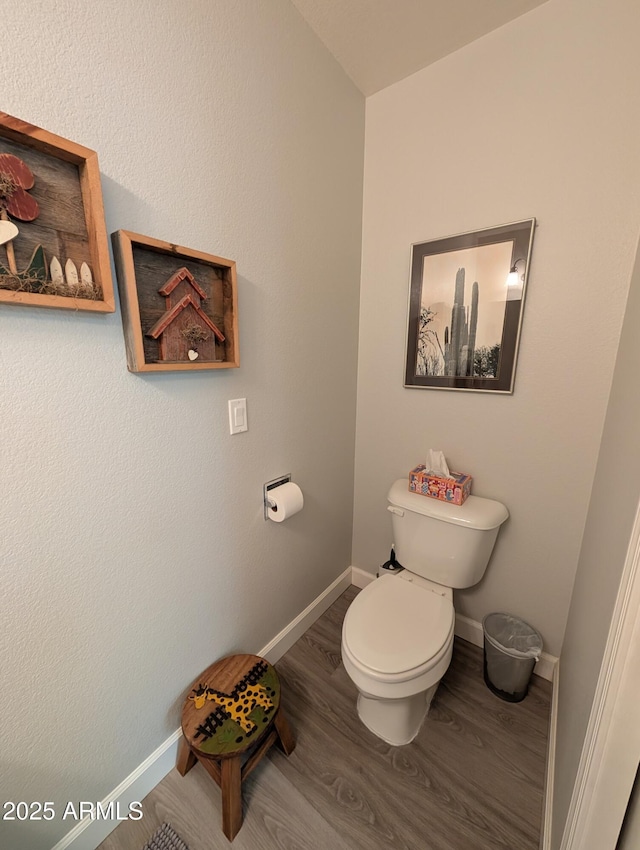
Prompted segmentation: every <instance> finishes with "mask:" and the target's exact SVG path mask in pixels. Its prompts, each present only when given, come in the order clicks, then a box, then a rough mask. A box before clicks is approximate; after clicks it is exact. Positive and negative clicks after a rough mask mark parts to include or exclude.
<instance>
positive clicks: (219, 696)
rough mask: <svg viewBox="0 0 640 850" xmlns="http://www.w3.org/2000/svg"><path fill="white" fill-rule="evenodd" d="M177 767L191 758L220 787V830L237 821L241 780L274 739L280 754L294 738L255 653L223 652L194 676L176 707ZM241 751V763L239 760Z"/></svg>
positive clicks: (232, 831) (233, 830) (273, 681)
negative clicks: (178, 718) (179, 730)
mask: <svg viewBox="0 0 640 850" xmlns="http://www.w3.org/2000/svg"><path fill="white" fill-rule="evenodd" d="M182 733H183V738H182V740H181V742H180V752H179V754H178V764H177V767H178V772H179V773H180V774H181V775H182V776H184V775H185V774H186V773H188V771H190V770H191V768H192V767H193V766H194V764H195V763H196V760H198V761H199V762H200V764H201V765H202V766H203V767H204V769H205V770H206V771H207V773H208V774H209V776H211V777H212V779H214V780H215V781H216V782H217V783H218V785H219V786H220V788H221V790H222V831H223V832H224V834H225V835H226V836H227V838H228V839H229V841H233V839H234V838H235V837H236V835H237V834H238V831H239V829H240V827H241V826H242V783H243V782H244V780H245V779H246V778H247V777H248V776H249V774H250V773H251V772H252V771H253V769H254V768H255V767H256V766H257V765H258V764H259V763H260V761H261V760H262V757H263V756H264V755H266V754H267V752H268V751H269V750H270V749H271V746H272V745H273V744H274V743H276V742H277V743H278V744H279V745H280V747H281V749H282V750H283V751H284V753H285V754H286V755H289V754H290V753H292V752H293V749H294V747H295V741H294V739H293V735H292V734H291V729H290V728H289V723H288V722H287V719H286V717H285V716H284V714H283V713H282V709H281V708H280V682H279V680H278V674H277V673H276V671H275V670H274V668H273V667H272V666H271V664H269V662H268V661H265V659H264V658H260V656H258V655H229V656H228V657H227V658H223V659H222V660H221V661H216V663H215V664H212V665H211V667H207V669H206V670H205V671H204V672H203V673H202V674H201V675H200V676H198V678H197V679H196V681H195V682H194V683H193V687H192V690H191V693H190V694H189V696H188V697H187V699H186V701H185V704H184V708H183V710H182ZM243 757H244V764H243V763H242V762H243Z"/></svg>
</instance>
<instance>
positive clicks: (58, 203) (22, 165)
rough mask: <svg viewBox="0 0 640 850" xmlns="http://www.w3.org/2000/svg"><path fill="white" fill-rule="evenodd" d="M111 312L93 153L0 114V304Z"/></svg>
mask: <svg viewBox="0 0 640 850" xmlns="http://www.w3.org/2000/svg"><path fill="white" fill-rule="evenodd" d="M1 303H6V304H23V305H31V306H35V307H59V308H63V309H68V310H90V311H94V312H100V313H113V312H114V310H115V301H114V296H113V282H112V280H111V267H110V263H109V249H108V242H107V232H106V227H105V222H104V209H103V205H102V188H101V186H100V172H99V169H98V155H97V154H96V153H95V151H92V150H90V149H89V148H85V147H83V146H82V145H78V144H76V143H75V142H70V141H69V140H68V139H63V138H62V137H60V136H56V135H54V134H53V133H49V132H48V131H46V130H42V129H41V128H40V127H35V126H34V125H33V124H27V123H26V122H25V121H21V120H20V119H18V118H14V117H13V116H11V115H7V114H6V113H4V112H0V304H1Z"/></svg>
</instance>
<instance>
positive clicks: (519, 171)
mask: <svg viewBox="0 0 640 850" xmlns="http://www.w3.org/2000/svg"><path fill="white" fill-rule="evenodd" d="M639 26H640V11H639V9H638V7H637V6H635V5H634V4H630V3H627V2H626V0H615V2H613V3H607V4H605V3H602V2H600V0H588V2H582V1H581V2H576V0H550V2H548V3H545V4H544V5H542V6H540V7H539V8H538V9H536V10H534V11H532V12H530V13H528V14H526V15H524V16H522V17H521V18H519V19H517V20H516V21H514V22H512V23H510V24H508V25H507V26H505V27H503V28H502V29H500V30H497V31H496V32H494V33H492V34H490V35H488V36H486V37H485V38H483V39H481V40H479V41H477V42H475V43H473V44H472V45H470V46H468V47H466V48H463V49H462V50H460V51H458V52H457V53H455V54H453V55H451V56H449V57H448V58H446V59H443V60H441V61H440V62H438V63H436V64H435V65H433V66H431V67H429V68H427V69H425V70H423V71H421V72H419V73H417V74H415V75H414V76H412V77H409V78H408V79H406V80H404V81H403V82H400V83H397V84H396V85H394V86H391V87H390V88H388V89H386V90H384V91H382V92H379V93H378V94H376V95H373V96H372V97H370V98H369V99H368V100H367V120H366V124H367V126H366V134H365V139H366V141H365V189H364V213H363V216H364V218H363V254H362V256H363V267H362V291H361V308H360V327H361V332H360V354H359V374H358V416H357V440H356V496H355V513H354V547H353V562H354V564H355V565H357V566H359V567H362V568H363V569H367V570H374V569H375V567H376V565H377V564H380V563H381V562H382V561H383V560H384V559H385V558H386V557H387V553H388V551H389V545H390V543H391V523H390V519H389V517H388V515H387V514H386V512H385V508H386V501H385V496H386V492H387V490H388V487H389V485H390V484H391V482H392V481H393V480H394V479H395V478H397V477H399V476H406V475H407V474H408V471H409V469H411V467H412V466H415V464H416V463H419V462H420V461H421V460H422V459H423V458H424V457H425V455H426V453H427V451H428V449H429V448H436V449H442V450H444V452H445V454H446V455H447V457H448V459H449V461H450V466H451V467H452V468H453V469H458V470H461V471H464V472H469V473H471V474H472V475H473V476H474V486H473V491H474V492H475V493H476V494H477V495H480V496H488V497H492V498H495V499H499V500H500V501H502V502H504V503H505V504H506V505H507V507H508V508H509V511H510V512H511V519H510V520H509V522H508V524H507V525H506V526H505V527H504V528H503V530H502V531H501V533H500V537H499V539H498V543H497V547H496V550H495V554H494V557H493V559H492V562H491V564H490V567H489V570H488V572H487V574H486V575H485V578H484V579H483V581H482V582H481V583H480V584H479V585H478V586H477V587H476V588H474V589H472V590H469V591H465V592H460V593H457V594H456V605H457V608H458V610H459V611H461V612H462V613H463V614H465V615H467V616H469V617H471V618H473V619H475V620H481V619H482V617H483V615H484V614H486V613H487V612H489V611H490V610H507V611H511V612H512V613H514V614H516V615H518V616H522V617H524V618H525V619H527V620H530V621H531V622H532V623H533V624H534V625H535V626H537V627H538V628H539V629H540V630H541V632H542V635H543V637H544V640H545V644H546V646H545V648H546V649H547V650H548V651H549V652H551V653H553V654H556V655H557V654H559V653H560V648H561V644H562V638H563V632H564V627H565V622H566V617H567V611H568V607H569V600H570V596H571V589H572V583H573V578H574V574H575V569H576V564H577V560H578V553H579V550H580V542H581V538H582V532H583V527H584V521H585V516H586V511H587V505H588V501H589V494H590V490H591V484H592V480H593V475H594V470H595V462H596V457H597V453H598V446H599V441H600V435H601V431H602V425H603V421H604V415H605V409H606V404H607V397H608V393H609V386H610V383H611V375H612V371H613V365H614V360H615V355H616V349H617V344H618V338H619V335H620V328H621V324H622V316H623V312H624V305H625V299H626V294H627V290H628V287H629V279H630V275H631V269H632V265H633V259H634V253H635V247H636V240H637V235H638V227H639V223H640V159H638V155H637V151H638V144H639V142H640V115H639V114H638V110H637V108H636V107H637V100H638V96H639V95H640V82H639V80H640V54H638V51H637V50H636V49H635V46H634V44H635V42H634V39H635V33H637V31H638V27H639ZM531 216H535V217H536V218H537V220H538V228H537V231H536V235H535V239H534V247H533V257H532V263H531V269H530V278H529V291H528V295H527V302H526V305H525V310H524V322H523V327H522V337H521V346H520V358H519V363H518V370H517V375H516V384H515V393H514V394H513V395H512V396H509V395H507V396H495V395H486V394H480V393H464V392H447V391H435V390H421V389H404V388H403V386H402V384H403V370H404V346H405V333H406V314H407V313H406V311H407V296H408V280H409V246H410V245H411V243H413V242H420V241H424V240H427V239H433V238H436V237H441V236H448V235H451V234H456V233H461V232H465V231H469V230H475V229H479V228H483V227H490V226H492V225H497V224H502V223H505V222H509V221H517V220H520V219H523V218H528V217H531Z"/></svg>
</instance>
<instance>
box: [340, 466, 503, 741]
mask: <svg viewBox="0 0 640 850" xmlns="http://www.w3.org/2000/svg"><path fill="white" fill-rule="evenodd" d="M408 484H409V482H408V481H407V480H406V479H404V478H400V479H398V480H397V481H395V482H394V484H392V486H391V488H390V490H389V493H388V495H387V501H388V502H389V507H388V510H389V511H390V512H391V515H392V526H393V539H394V548H395V553H396V558H397V563H398V565H399V566H401V567H402V569H401V570H400V571H399V572H398V573H395V574H386V575H382V576H381V577H380V578H378V579H376V580H375V581H372V582H371V584H369V585H367V587H365V588H364V590H362V591H361V592H360V593H359V594H358V596H356V598H355V599H354V600H353V602H352V603H351V605H350V607H349V609H348V610H347V613H346V615H345V618H344V623H343V626H342V660H343V663H344V666H345V669H346V671H347V673H348V674H349V676H350V677H351V679H352V680H353V682H354V684H355V685H356V687H357V688H358V691H359V694H358V705H357V708H358V715H359V717H360V719H361V720H362V722H363V723H364V725H365V726H366V727H367V728H368V729H369V730H370V731H371V732H373V733H374V734H375V735H377V736H378V737H379V738H382V740H383V741H386V742H387V743H388V744H392V745H393V746H400V745H402V744H408V743H409V742H410V741H412V740H413V739H414V738H415V736H416V735H417V734H418V732H419V731H420V727H421V725H422V722H423V721H424V719H425V717H426V715H427V713H428V711H429V707H430V705H431V700H432V699H433V696H434V694H435V692H436V689H437V687H438V683H439V682H440V679H441V678H442V676H443V675H444V674H445V672H446V670H447V668H448V666H449V663H450V661H451V655H452V651H453V630H454V623H455V612H454V609H453V588H465V587H472V586H473V585H474V584H477V583H478V582H479V581H480V579H481V578H482V576H483V575H484V572H485V570H486V568H487V564H488V563H489V559H490V557H491V553H492V552H493V547H494V544H495V542H496V538H497V536H498V531H499V529H500V526H501V525H502V524H503V523H504V522H505V521H506V520H507V519H508V517H509V512H508V511H507V509H506V508H505V506H504V505H503V504H501V503H500V502H496V501H493V500H492V499H485V498H480V497H478V496H469V497H468V499H467V500H466V501H465V502H464V504H463V505H452V504H446V503H443V502H440V501H438V500H437V499H431V498H429V497H428V496H423V495H419V494H417V493H413V492H410V491H409V487H408Z"/></svg>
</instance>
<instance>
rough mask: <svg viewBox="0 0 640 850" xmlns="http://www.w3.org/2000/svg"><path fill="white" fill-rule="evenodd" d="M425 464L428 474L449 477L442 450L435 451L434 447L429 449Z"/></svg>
mask: <svg viewBox="0 0 640 850" xmlns="http://www.w3.org/2000/svg"><path fill="white" fill-rule="evenodd" d="M425 465H426V467H427V472H428V473H429V474H430V475H437V476H438V477H440V478H450V477H451V473H450V472H449V467H448V466H447V461H446V460H445V457H444V452H440V451H437V450H436V449H429V454H428V455H427V463H426V464H425Z"/></svg>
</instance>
